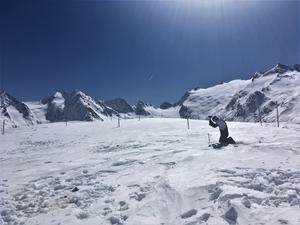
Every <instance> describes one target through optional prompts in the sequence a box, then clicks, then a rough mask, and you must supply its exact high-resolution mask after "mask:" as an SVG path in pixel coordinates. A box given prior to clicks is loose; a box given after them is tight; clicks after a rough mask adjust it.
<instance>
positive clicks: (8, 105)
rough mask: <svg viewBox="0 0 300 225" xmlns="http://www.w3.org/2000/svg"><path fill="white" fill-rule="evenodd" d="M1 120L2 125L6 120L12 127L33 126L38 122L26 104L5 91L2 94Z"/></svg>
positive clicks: (0, 103)
mask: <svg viewBox="0 0 300 225" xmlns="http://www.w3.org/2000/svg"><path fill="white" fill-rule="evenodd" d="M0 120H1V123H2V121H3V120H5V122H6V124H7V126H10V127H18V126H22V125H23V126H24V125H26V126H27V125H33V124H36V123H37V122H38V121H37V120H36V118H35V116H34V114H33V112H32V111H31V110H30V108H29V107H28V106H27V105H26V104H25V103H23V102H20V101H19V100H18V99H16V98H14V97H13V96H11V95H10V94H8V93H7V92H5V91H1V92H0Z"/></svg>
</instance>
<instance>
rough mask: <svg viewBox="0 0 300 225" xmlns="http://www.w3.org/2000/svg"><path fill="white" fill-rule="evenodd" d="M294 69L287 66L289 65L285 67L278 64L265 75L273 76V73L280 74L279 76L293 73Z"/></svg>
mask: <svg viewBox="0 0 300 225" xmlns="http://www.w3.org/2000/svg"><path fill="white" fill-rule="evenodd" d="M293 70H294V68H293V67H290V66H287V65H284V64H281V63H278V64H276V65H275V66H274V67H273V68H272V69H270V70H268V71H266V72H265V73H264V75H269V74H272V73H279V74H283V73H285V72H287V71H293Z"/></svg>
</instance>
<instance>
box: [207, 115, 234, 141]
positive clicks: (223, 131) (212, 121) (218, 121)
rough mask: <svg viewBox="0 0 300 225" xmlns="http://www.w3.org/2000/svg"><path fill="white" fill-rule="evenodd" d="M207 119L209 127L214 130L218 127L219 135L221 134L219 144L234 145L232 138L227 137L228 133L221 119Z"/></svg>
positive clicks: (214, 117) (210, 117) (215, 117)
mask: <svg viewBox="0 0 300 225" xmlns="http://www.w3.org/2000/svg"><path fill="white" fill-rule="evenodd" d="M208 119H209V125H210V126H212V127H214V128H216V127H219V130H220V134H221V135H220V139H219V142H220V144H235V141H234V140H233V138H232V137H228V136H229V133H228V128H227V124H226V122H225V121H224V120H223V119H221V118H219V117H217V116H209V117H208Z"/></svg>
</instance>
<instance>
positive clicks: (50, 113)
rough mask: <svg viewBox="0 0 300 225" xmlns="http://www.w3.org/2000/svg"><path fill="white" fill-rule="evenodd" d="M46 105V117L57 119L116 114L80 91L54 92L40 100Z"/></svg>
mask: <svg viewBox="0 0 300 225" xmlns="http://www.w3.org/2000/svg"><path fill="white" fill-rule="evenodd" d="M41 103H42V104H44V105H47V110H46V114H45V116H46V119H47V120H49V121H50V122H57V121H64V120H68V121H73V120H79V121H93V120H103V117H108V116H113V115H116V114H117V112H116V111H114V110H113V109H111V108H109V107H107V106H106V105H105V104H104V103H103V102H101V101H98V100H96V99H94V98H92V97H90V96H88V95H86V94H84V93H83V92H81V91H72V92H63V93H61V92H56V93H55V94H54V95H52V96H50V97H48V98H45V99H43V100H42V101H41Z"/></svg>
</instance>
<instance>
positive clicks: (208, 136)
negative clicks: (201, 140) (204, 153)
mask: <svg viewBox="0 0 300 225" xmlns="http://www.w3.org/2000/svg"><path fill="white" fill-rule="evenodd" d="M207 138H208V144H209V145H210V135H209V133H207Z"/></svg>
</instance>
